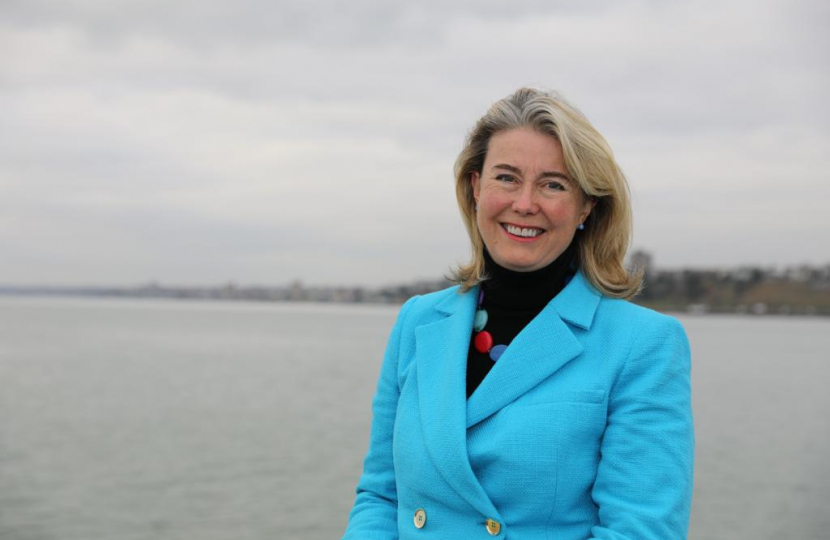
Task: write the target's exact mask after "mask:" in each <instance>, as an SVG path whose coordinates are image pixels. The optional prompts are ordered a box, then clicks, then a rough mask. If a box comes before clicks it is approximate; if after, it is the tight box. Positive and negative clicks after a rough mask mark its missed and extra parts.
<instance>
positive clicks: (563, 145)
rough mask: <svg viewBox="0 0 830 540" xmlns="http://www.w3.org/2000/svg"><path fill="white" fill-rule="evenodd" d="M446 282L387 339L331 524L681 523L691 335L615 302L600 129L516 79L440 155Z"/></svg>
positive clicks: (616, 271)
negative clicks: (447, 232) (367, 418)
mask: <svg viewBox="0 0 830 540" xmlns="http://www.w3.org/2000/svg"><path fill="white" fill-rule="evenodd" d="M456 194H457V197H458V203H459V206H460V208H461V214H462V217H463V219H464V222H465V224H466V226H467V230H468V233H469V236H470V240H471V243H472V251H473V259H472V262H471V263H470V264H469V265H467V266H464V267H461V268H460V269H458V271H457V273H456V277H457V280H458V283H459V284H458V286H456V287H452V288H450V289H447V290H444V291H439V292H436V293H432V294H428V295H424V296H421V297H415V298H411V299H410V300H409V301H407V302H406V304H404V306H403V308H402V309H401V311H400V314H399V316H398V320H397V322H396V324H395V327H394V329H393V330H392V335H391V337H390V339H389V344H388V346H387V350H386V354H385V357H384V361H383V365H382V368H381V373H380V379H379V382H378V387H377V394H376V395H375V398H374V401H373V414H374V418H373V422H372V431H371V438H370V446H369V452H368V454H367V456H366V459H365V462H364V469H363V475H362V476H361V478H360V481H359V484H358V487H357V498H356V500H355V504H354V507H353V509H352V511H351V513H350V515H349V525H348V528H347V530H346V534H345V536H344V540H371V539H377V540H380V539H396V538H400V539H408V538H413V539H414V538H440V539H472V538H493V537H496V538H505V539H510V540H523V539H528V540H535V539H552V538H556V539H557V540H585V539H587V538H596V539H607V540H612V539H613V540H623V539H631V540H634V539H636V540H652V539H653V540H672V539H681V538H686V532H687V527H688V521H689V510H690V505H691V495H692V462H693V453H694V436H693V429H692V414H691V398H690V382H689V372H690V357H689V346H688V342H687V340H686V336H685V333H684V332H683V329H682V327H681V326H680V324H679V323H678V322H677V321H676V320H675V319H673V318H670V317H667V316H664V315H660V314H658V313H656V312H653V311H650V310H647V309H645V308H642V307H638V306H635V305H633V304H631V303H629V302H627V301H626V299H629V298H631V297H632V296H634V295H635V294H636V293H637V291H638V290H639V287H640V277H639V276H638V275H631V274H629V273H628V272H627V271H626V270H625V269H624V267H623V264H622V263H623V256H624V255H625V252H626V249H627V247H628V243H629V237H630V230H631V210H630V205H629V200H628V188H627V184H626V181H625V178H624V176H623V174H622V172H621V171H620V169H619V167H618V165H617V164H616V162H615V160H614V158H613V155H612V153H611V150H610V148H609V147H608V145H607V143H606V142H605V140H604V139H603V138H602V136H601V135H600V134H599V133H598V132H597V131H596V130H595V129H594V128H593V127H592V126H591V124H590V123H588V121H587V120H586V119H585V117H584V116H582V114H581V113H579V112H578V111H577V110H576V109H574V108H573V107H572V106H570V105H569V104H568V103H566V102H565V101H563V100H562V99H561V98H560V97H558V96H555V95H551V94H548V93H543V92H540V91H537V90H532V89H525V88H523V89H520V90H518V91H517V92H515V93H514V94H513V95H511V96H509V97H507V98H505V99H503V100H501V101H498V102H497V103H495V104H494V105H493V106H492V107H491V109H490V110H489V111H488V113H487V114H486V115H485V116H484V117H483V118H481V120H479V122H478V123H477V124H476V126H475V128H474V129H473V131H472V133H471V134H470V136H469V138H468V140H467V144H466V146H465V147H464V149H463V150H462V152H461V154H460V156H459V158H458V161H457V162H456Z"/></svg>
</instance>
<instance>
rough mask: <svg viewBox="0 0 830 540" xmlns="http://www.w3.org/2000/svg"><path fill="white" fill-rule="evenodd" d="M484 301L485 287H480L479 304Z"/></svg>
mask: <svg viewBox="0 0 830 540" xmlns="http://www.w3.org/2000/svg"><path fill="white" fill-rule="evenodd" d="M483 303H484V289H479V290H478V305H479V306H480V305H481V304H483Z"/></svg>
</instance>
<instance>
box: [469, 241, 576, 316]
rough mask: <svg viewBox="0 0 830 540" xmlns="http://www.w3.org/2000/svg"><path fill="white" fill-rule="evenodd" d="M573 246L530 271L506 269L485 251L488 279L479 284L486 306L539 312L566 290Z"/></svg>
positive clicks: (573, 265)
mask: <svg viewBox="0 0 830 540" xmlns="http://www.w3.org/2000/svg"><path fill="white" fill-rule="evenodd" d="M575 252H576V245H575V244H574V243H571V245H570V246H568V249H566V250H565V251H564V252H563V253H562V254H561V255H560V256H559V257H558V258H557V259H556V260H554V261H553V262H552V263H550V264H549V265H547V266H546V267H544V268H540V269H538V270H533V271H531V272H517V271H515V270H508V269H507V268H504V267H503V266H500V265H499V264H497V263H496V262H495V261H494V260H493V258H492V257H491V256H490V253H488V252H487V250H486V249H485V250H484V269H485V272H486V274H487V279H486V280H485V281H484V282H483V283H482V287H483V288H484V290H485V294H486V296H485V298H486V300H485V301H486V302H487V304H488V305H490V306H492V307H496V308H500V309H508V310H529V309H533V310H540V309H541V308H543V307H544V306H545V305H547V303H548V302H550V301H551V299H552V298H553V297H554V296H556V295H557V294H559V291H561V290H562V289H563V288H564V287H565V283H566V282H567V278H568V277H570V276H571V275H572V274H573V273H574V271H575V266H576V265H575V263H576V257H575Z"/></svg>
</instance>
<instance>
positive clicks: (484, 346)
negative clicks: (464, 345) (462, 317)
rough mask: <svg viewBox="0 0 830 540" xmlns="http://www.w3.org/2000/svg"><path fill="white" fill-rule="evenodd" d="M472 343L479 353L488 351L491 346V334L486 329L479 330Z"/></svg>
mask: <svg viewBox="0 0 830 540" xmlns="http://www.w3.org/2000/svg"><path fill="white" fill-rule="evenodd" d="M473 345H474V346H475V348H476V350H477V351H478V352H480V353H481V354H485V353H488V352H490V349H492V348H493V336H491V335H490V332H488V331H487V330H485V331H483V332H479V333H478V334H476V337H475V339H473Z"/></svg>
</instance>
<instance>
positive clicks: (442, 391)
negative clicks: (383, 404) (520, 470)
mask: <svg viewBox="0 0 830 540" xmlns="http://www.w3.org/2000/svg"><path fill="white" fill-rule="evenodd" d="M477 294H478V289H472V290H470V291H468V292H466V293H464V294H458V293H453V294H452V295H451V296H449V297H448V298H447V299H445V300H444V301H443V302H441V303H440V304H439V305H438V306H436V309H437V310H438V311H440V312H441V313H443V314H444V315H445V317H444V318H442V319H439V320H438V321H436V322H433V323H430V324H425V325H423V326H419V327H417V328H416V329H415V339H416V347H417V348H416V357H417V358H416V359H417V376H418V398H419V402H420V410H421V421H422V426H421V427H422V431H423V434H424V442H425V444H426V447H427V452H428V453H429V455H430V458H431V459H432V462H433V463H434V464H435V466H436V467H437V468H438V470H439V471H440V473H441V475H442V476H443V477H444V479H445V480H446V481H447V483H449V484H450V485H451V486H452V487H453V489H455V491H456V492H458V494H459V495H460V496H461V497H462V498H464V499H465V500H466V501H467V502H469V503H470V504H471V505H472V506H473V507H474V508H476V509H477V510H478V511H479V512H481V513H482V514H483V515H487V516H497V515H498V512H497V511H496V509H495V507H494V506H493V503H492V502H491V501H490V499H489V497H488V496H487V494H486V493H485V491H484V488H482V487H481V484H480V483H479V482H478V480H477V479H476V477H475V474H474V473H473V470H472V468H471V467H470V461H469V457H468V455H467V430H466V413H467V403H466V401H467V393H466V384H467V375H466V374H467V351H468V348H469V344H470V332H471V330H472V325H473V315H474V313H475V307H476V296H477Z"/></svg>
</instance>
